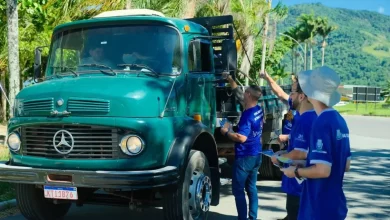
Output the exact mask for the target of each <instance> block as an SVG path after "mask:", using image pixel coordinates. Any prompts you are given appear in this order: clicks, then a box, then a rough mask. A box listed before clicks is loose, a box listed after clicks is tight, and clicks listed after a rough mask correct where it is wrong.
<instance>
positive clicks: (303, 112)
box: [271, 82, 317, 220]
mask: <svg viewBox="0 0 390 220" xmlns="http://www.w3.org/2000/svg"><path fill="white" fill-rule="evenodd" d="M290 97H291V98H292V107H293V108H294V109H297V110H298V112H299V115H300V116H299V119H298V120H297V121H295V123H294V126H293V127H292V129H291V132H290V134H289V145H288V147H287V151H286V153H282V154H279V155H274V156H273V157H271V160H272V162H273V163H274V164H279V162H278V160H277V157H278V156H281V157H284V158H289V159H291V160H305V159H306V156H307V152H308V149H309V143H310V132H311V128H312V124H313V121H314V120H315V118H317V115H316V113H315V111H314V110H313V105H312V104H311V103H310V102H309V101H308V98H307V96H306V95H305V94H304V93H303V91H302V89H301V87H300V86H299V82H297V83H295V84H294V85H293V88H292V92H291V95H290ZM282 190H283V191H284V192H285V193H286V194H287V200H286V210H287V218H286V219H288V220H296V219H297V218H298V212H299V203H300V196H301V192H302V185H301V184H299V183H298V182H297V180H296V179H291V178H288V177H287V176H286V175H283V177H282Z"/></svg>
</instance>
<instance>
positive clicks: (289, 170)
mask: <svg viewBox="0 0 390 220" xmlns="http://www.w3.org/2000/svg"><path fill="white" fill-rule="evenodd" d="M280 170H281V171H282V172H283V173H284V175H286V176H287V177H289V178H294V177H295V173H294V171H295V166H289V167H288V168H282V169H280Z"/></svg>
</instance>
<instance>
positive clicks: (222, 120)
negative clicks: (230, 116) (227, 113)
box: [219, 118, 227, 128]
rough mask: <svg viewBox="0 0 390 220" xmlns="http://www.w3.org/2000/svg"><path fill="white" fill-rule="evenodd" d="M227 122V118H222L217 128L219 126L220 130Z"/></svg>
mask: <svg viewBox="0 0 390 220" xmlns="http://www.w3.org/2000/svg"><path fill="white" fill-rule="evenodd" d="M226 122H227V118H222V119H221V120H220V121H219V126H221V128H222V127H223V126H224V125H225V123H226Z"/></svg>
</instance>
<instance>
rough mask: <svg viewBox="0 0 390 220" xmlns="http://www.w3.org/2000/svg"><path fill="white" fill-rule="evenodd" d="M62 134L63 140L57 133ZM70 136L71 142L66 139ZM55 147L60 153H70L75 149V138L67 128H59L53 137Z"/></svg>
mask: <svg viewBox="0 0 390 220" xmlns="http://www.w3.org/2000/svg"><path fill="white" fill-rule="evenodd" d="M59 134H61V140H60V141H58V140H57V135H59ZM66 138H68V139H69V138H70V143H69V142H68V141H67V140H66ZM53 146H54V149H55V150H56V151H57V152H58V153H60V154H69V153H70V152H71V151H72V150H73V146H74V139H73V136H72V134H71V133H70V132H69V131H67V130H59V131H57V132H56V133H55V134H54V137H53Z"/></svg>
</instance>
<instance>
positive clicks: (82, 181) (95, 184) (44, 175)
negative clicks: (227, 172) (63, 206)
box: [0, 162, 179, 189]
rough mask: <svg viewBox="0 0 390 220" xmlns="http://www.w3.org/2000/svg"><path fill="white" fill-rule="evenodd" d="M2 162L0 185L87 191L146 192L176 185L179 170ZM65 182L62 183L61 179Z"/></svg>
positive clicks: (170, 167) (174, 168) (0, 163)
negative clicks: (67, 167)
mask: <svg viewBox="0 0 390 220" xmlns="http://www.w3.org/2000/svg"><path fill="white" fill-rule="evenodd" d="M7 163H8V162H6V163H4V162H0V182H12V183H25V184H36V185H61V186H74V187H86V188H110V189H144V188H154V187H161V186H166V185H171V184H175V183H177V181H178V179H179V173H178V170H177V168H176V167H173V166H166V167H162V168H159V169H155V170H141V171H101V170H97V171H84V170H57V169H41V168H33V167H25V166H12V165H8V164H7ZM53 176H54V177H57V178H58V179H56V178H54V180H53V178H52V177H53ZM61 178H62V179H61Z"/></svg>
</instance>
